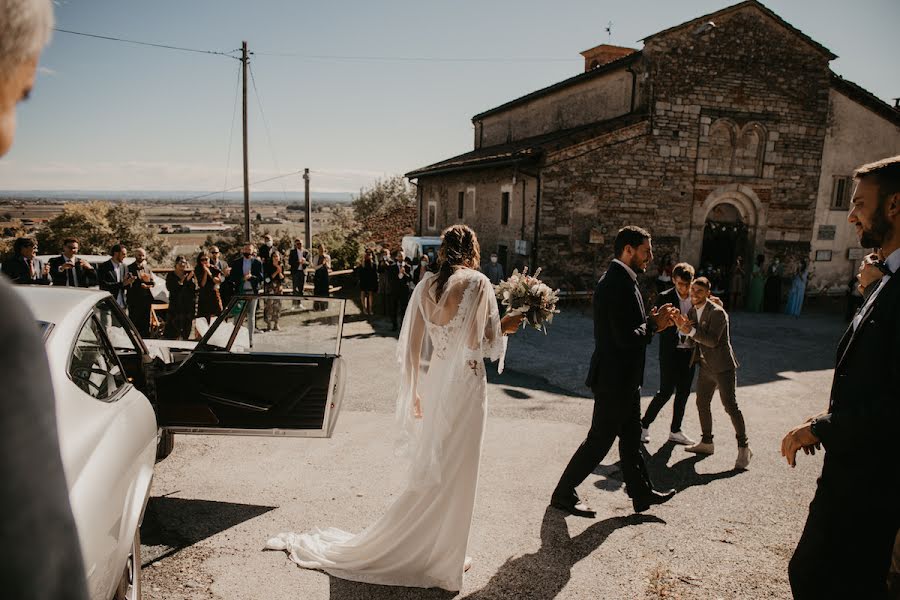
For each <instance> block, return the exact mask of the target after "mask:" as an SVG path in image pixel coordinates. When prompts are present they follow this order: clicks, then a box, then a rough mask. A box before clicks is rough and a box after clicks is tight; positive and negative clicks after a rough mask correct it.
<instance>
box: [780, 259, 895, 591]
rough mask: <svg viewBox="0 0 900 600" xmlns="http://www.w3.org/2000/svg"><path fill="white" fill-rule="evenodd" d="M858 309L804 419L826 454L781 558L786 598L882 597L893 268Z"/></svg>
mask: <svg viewBox="0 0 900 600" xmlns="http://www.w3.org/2000/svg"><path fill="white" fill-rule="evenodd" d="M872 285H873V286H874V285H877V284H872ZM861 310H862V313H861V315H860V316H861V317H862V318H861V319H860V320H859V325H858V326H857V327H856V329H855V331H854V328H853V324H852V323H851V325H850V327H848V329H847V331H846V333H845V334H844V336H843V338H842V339H841V342H840V344H839V345H838V351H837V364H836V366H835V369H834V380H833V382H832V385H831V398H830V400H829V405H828V414H827V415H826V416H824V417H820V418H818V419H816V421H815V422H814V423H813V425H812V431H813V433H814V434H815V435H816V436H817V437H818V438H819V439H820V440H821V442H822V445H823V446H824V447H825V459H824V464H823V466H822V475H821V477H820V478H819V481H818V486H817V488H816V494H815V497H814V498H813V501H812V503H811V504H810V506H809V517H808V518H807V521H806V527H805V528H804V530H803V535H802V536H801V538H800V542H799V543H798V544H797V549H796V550H795V551H794V556H793V558H792V559H791V562H790V568H789V575H790V581H791V589H792V590H793V592H794V597H795V598H801V599H806V598H887V593H886V591H885V579H886V577H887V573H888V568H889V566H890V561H891V550H892V547H893V544H894V539H895V536H896V534H897V529H898V526H900V485H898V480H900V477H898V469H900V466H898V465H900V444H898V442H897V424H898V423H900V274H894V275H893V276H892V277H891V278H890V279H889V280H887V281H886V282H885V283H884V286H883V288H882V289H881V290H879V291H878V292H877V296H875V298H874V299H873V300H872V302H871V303H869V304H868V306H864V307H863V308H862V309H861Z"/></svg>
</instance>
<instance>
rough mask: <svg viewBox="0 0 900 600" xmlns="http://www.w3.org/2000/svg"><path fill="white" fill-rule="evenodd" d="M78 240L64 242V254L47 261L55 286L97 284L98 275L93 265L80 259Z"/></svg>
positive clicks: (88, 285)
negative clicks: (78, 255)
mask: <svg viewBox="0 0 900 600" xmlns="http://www.w3.org/2000/svg"><path fill="white" fill-rule="evenodd" d="M78 248H79V244H78V239H77V238H72V237H70V238H66V239H64V240H63V250H62V254H61V255H59V256H54V257H53V258H51V259H50V260H48V261H47V264H49V265H50V279H52V280H53V285H58V286H66V287H90V286H92V285H95V284H96V281H97V273H96V271H94V267H92V266H91V263H89V262H87V261H86V260H84V259H82V258H78V257H77V256H76V254H78Z"/></svg>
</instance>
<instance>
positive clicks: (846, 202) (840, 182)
mask: <svg viewBox="0 0 900 600" xmlns="http://www.w3.org/2000/svg"><path fill="white" fill-rule="evenodd" d="M852 194H853V178H852V177H843V176H835V177H834V186H833V187H832V190H831V210H848V209H849V208H850V198H851V195H852Z"/></svg>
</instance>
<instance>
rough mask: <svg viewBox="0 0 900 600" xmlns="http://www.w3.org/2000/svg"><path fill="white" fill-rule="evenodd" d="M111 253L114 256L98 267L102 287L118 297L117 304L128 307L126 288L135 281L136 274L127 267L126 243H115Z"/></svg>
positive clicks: (114, 296)
mask: <svg viewBox="0 0 900 600" xmlns="http://www.w3.org/2000/svg"><path fill="white" fill-rule="evenodd" d="M109 254H110V256H111V257H112V258H110V259H109V260H108V261H106V262H105V263H103V264H101V265H100V266H99V267H97V279H98V281H99V283H100V289H101V290H103V291H106V292H109V293H110V294H112V297H113V298H115V299H116V304H118V305H119V306H121V307H122V308H126V303H125V290H127V289H128V288H129V287H130V286H131V284H132V283H134V276H133V275H131V273H129V272H128V269H127V268H125V257H126V256H128V249H127V248H125V246H124V244H115V245H114V246H113V247H112V248H110V249H109Z"/></svg>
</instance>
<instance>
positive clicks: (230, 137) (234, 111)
mask: <svg viewBox="0 0 900 600" xmlns="http://www.w3.org/2000/svg"><path fill="white" fill-rule="evenodd" d="M242 67H243V65H242V64H241V63H238V71H237V83H236V84H235V85H234V106H233V107H232V108H231V129H229V130H228V154H226V155H225V183H223V184H222V201H223V202H224V201H225V189H226V188H227V187H228V170H229V169H230V168H231V142H232V141H233V140H234V122H235V121H236V120H237V101H238V94H239V92H240V90H241V69H242Z"/></svg>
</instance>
